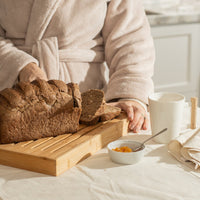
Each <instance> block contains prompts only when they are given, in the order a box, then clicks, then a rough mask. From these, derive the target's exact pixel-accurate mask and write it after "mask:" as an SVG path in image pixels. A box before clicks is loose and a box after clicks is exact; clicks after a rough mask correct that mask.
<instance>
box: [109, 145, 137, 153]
mask: <svg viewBox="0 0 200 200" xmlns="http://www.w3.org/2000/svg"><path fill="white" fill-rule="evenodd" d="M112 150H113V151H117V152H124V153H127V152H133V151H132V149H131V148H130V147H128V146H123V147H116V148H115V149H112Z"/></svg>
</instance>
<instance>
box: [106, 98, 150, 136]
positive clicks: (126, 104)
mask: <svg viewBox="0 0 200 200" xmlns="http://www.w3.org/2000/svg"><path fill="white" fill-rule="evenodd" d="M108 104H109V105H112V106H117V107H119V108H121V109H122V110H124V111H125V112H126V113H127V116H128V120H129V126H128V127H129V129H130V130H132V131H133V132H134V133H138V132H139V130H147V129H148V128H149V117H148V115H147V112H146V110H145V109H144V107H143V106H142V105H141V104H140V103H138V102H136V101H134V100H129V101H126V100H124V101H119V102H113V103H108Z"/></svg>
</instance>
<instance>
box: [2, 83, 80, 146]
mask: <svg viewBox="0 0 200 200" xmlns="http://www.w3.org/2000/svg"><path fill="white" fill-rule="evenodd" d="M74 93H76V96H77V95H79V96H80V95H81V94H80V92H79V87H78V85H77V84H74V83H71V84H70V85H66V84H65V83H64V82H62V81H59V80H50V81H44V80H41V79H38V80H35V81H33V82H31V83H29V82H19V83H18V84H17V85H15V86H14V88H7V89H4V90H3V91H1V92H0V143H3V144H5V143H12V142H21V141H27V140H35V139H39V138H43V137H49V136H56V135H61V134H64V133H73V132H76V131H77V130H78V127H79V118H80V115H81V99H78V98H77V97H76V96H74V95H73V94H74ZM77 102H78V103H77Z"/></svg>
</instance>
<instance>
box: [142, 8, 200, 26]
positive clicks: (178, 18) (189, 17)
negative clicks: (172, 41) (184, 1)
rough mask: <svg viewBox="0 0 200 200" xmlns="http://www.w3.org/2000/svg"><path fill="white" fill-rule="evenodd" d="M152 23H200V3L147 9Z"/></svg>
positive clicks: (158, 24) (156, 24)
mask: <svg viewBox="0 0 200 200" xmlns="http://www.w3.org/2000/svg"><path fill="white" fill-rule="evenodd" d="M145 10H146V14H147V17H148V20H149V23H150V25H151V26H152V27H153V26H161V25H177V24H188V23H190V24H191V23H200V4H198V5H191V7H189V6H187V7H179V8H177V7H172V8H167V9H162V8H148V9H145Z"/></svg>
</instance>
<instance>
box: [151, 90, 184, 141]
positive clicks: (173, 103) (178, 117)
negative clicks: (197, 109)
mask: <svg viewBox="0 0 200 200" xmlns="http://www.w3.org/2000/svg"><path fill="white" fill-rule="evenodd" d="M184 102H185V97H184V96H183V95H182V94H179V93H172V92H159V93H154V94H152V95H150V96H149V112H150V122H151V130H152V134H153V135H154V134H156V133H158V132H159V131H161V130H162V129H164V128H167V131H165V132H164V133H162V134H161V135H159V136H157V137H155V138H154V141H155V142H158V143H164V144H167V143H169V142H170V141H171V140H172V139H174V138H176V137H177V136H178V135H179V133H180V128H181V121H182V117H183V109H184Z"/></svg>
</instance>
